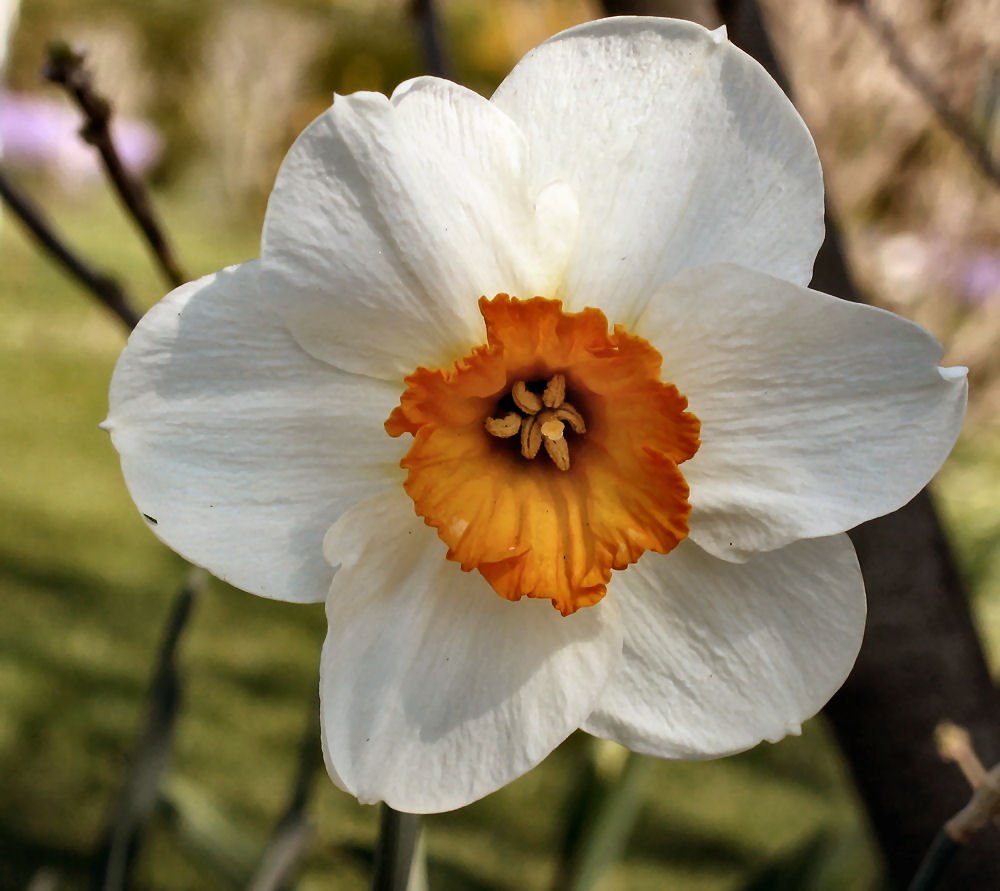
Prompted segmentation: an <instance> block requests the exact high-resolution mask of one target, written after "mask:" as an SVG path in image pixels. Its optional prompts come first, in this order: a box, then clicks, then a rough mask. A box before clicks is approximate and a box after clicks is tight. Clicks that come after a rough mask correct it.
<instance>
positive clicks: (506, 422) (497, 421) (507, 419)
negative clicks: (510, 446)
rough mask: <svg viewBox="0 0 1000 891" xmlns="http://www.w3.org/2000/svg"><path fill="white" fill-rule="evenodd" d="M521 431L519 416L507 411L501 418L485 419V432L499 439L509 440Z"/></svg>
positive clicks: (514, 412)
mask: <svg viewBox="0 0 1000 891" xmlns="http://www.w3.org/2000/svg"><path fill="white" fill-rule="evenodd" d="M520 429H521V416H520V415H519V414H518V413H517V412H516V411H509V412H507V414H505V415H504V416H503V417H502V418H487V419H486V432H487V433H489V434H491V435H493V436H496V437H498V438H500V439H510V437H512V436H516V435H517V433H518V431H519V430H520Z"/></svg>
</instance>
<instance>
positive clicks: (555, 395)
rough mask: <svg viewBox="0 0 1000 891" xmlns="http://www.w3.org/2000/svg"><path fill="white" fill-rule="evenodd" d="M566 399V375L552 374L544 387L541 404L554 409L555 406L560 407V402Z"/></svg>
mask: <svg viewBox="0 0 1000 891" xmlns="http://www.w3.org/2000/svg"><path fill="white" fill-rule="evenodd" d="M565 398H566V375H564V374H554V375H552V380H550V381H549V382H548V384H546V386H545V392H544V393H542V402H544V403H545V406H546V408H556V406H559V405H562V401H563V400H564V399H565Z"/></svg>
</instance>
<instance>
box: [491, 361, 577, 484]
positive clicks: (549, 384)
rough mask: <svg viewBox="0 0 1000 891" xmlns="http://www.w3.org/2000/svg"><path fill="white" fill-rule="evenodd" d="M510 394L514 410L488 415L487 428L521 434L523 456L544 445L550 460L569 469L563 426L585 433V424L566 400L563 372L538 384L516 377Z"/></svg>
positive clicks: (504, 434) (502, 435) (497, 434)
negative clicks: (516, 379)
mask: <svg viewBox="0 0 1000 891" xmlns="http://www.w3.org/2000/svg"><path fill="white" fill-rule="evenodd" d="M539 390H541V393H540V394H539V392H538V391H539ZM509 398H510V400H511V402H513V404H514V407H515V410H513V411H508V412H507V413H506V414H504V415H503V416H502V417H489V418H487V419H486V421H485V427H486V432H487V433H489V434H490V435H491V436H495V437H497V438H498V439H510V438H511V437H514V436H517V435H518V434H520V437H519V442H520V444H521V454H522V455H523V456H524V457H525V458H534V457H535V456H536V455H537V454H538V452H539V450H540V449H541V448H542V446H545V452H546V454H548V456H549V457H550V458H551V459H552V463H553V464H555V466H556V467H558V468H559V469H560V470H569V443H568V442H567V441H566V435H565V434H566V426H567V425H569V428H570V430H572V431H573V432H574V433H577V434H584V433H586V432H587V425H586V423H585V422H584V420H583V415H581V414H580V412H578V411H577V410H576V409H575V408H574V407H573V406H572V405H571V404H570V403H569V402H567V401H566V375H564V374H562V373H561V372H559V373H557V374H554V375H552V377H551V378H550V379H549V380H548V381H543V382H542V385H541V387H539V386H538V385H535V386H531V385H529V384H528V383H527V381H515V382H514V386H513V387H511V388H510V397H509Z"/></svg>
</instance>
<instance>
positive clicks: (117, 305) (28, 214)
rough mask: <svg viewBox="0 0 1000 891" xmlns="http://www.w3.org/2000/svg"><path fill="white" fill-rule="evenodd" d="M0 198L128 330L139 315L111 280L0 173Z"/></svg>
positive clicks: (135, 323) (133, 325) (137, 320)
mask: <svg viewBox="0 0 1000 891" xmlns="http://www.w3.org/2000/svg"><path fill="white" fill-rule="evenodd" d="M0 199H3V201H4V203H5V204H6V205H7V206H8V207H9V208H10V209H11V211H13V213H14V214H15V216H17V217H18V218H19V219H20V220H21V222H22V223H24V225H25V227H27V229H28V231H29V232H31V234H32V235H34V236H35V239H36V240H37V241H38V243H39V244H40V245H41V246H42V247H43V248H44V249H45V250H46V251H48V252H49V254H51V255H52V256H53V257H54V258H55V259H56V260H57V261H58V262H59V263H61V264H62V265H63V267H65V269H66V270H67V271H68V272H69V273H70V275H72V276H73V277H74V278H75V279H76V280H77V281H78V282H80V284H82V285H83V286H84V287H85V288H87V289H88V290H89V291H90V292H91V293H93V295H94V296H95V297H97V299H98V300H99V301H100V302H101V303H103V304H104V305H105V306H106V307H107V308H108V309H109V310H111V312H113V313H114V314H115V315H116V316H118V318H119V319H121V320H122V322H124V323H125V325H126V326H127V327H128V328H129V330H131V329H132V328H134V327H135V326H136V325H137V324H138V323H139V318H140V316H141V314H140V313H139V312H138V311H137V310H136V309H135V307H134V306H133V305H132V302H131V301H130V300H129V298H128V297H126V296H125V292H124V291H123V290H122V288H121V286H120V285H119V284H118V283H117V282H116V281H115V280H114V279H113V278H110V277H109V276H107V275H104V274H103V273H100V272H98V271H97V270H95V269H93V268H91V266H90V265H89V264H88V263H86V262H85V261H84V260H82V259H80V257H79V256H77V255H76V254H75V253H74V252H73V251H72V250H71V249H70V248H69V247H68V246H67V245H66V243H65V242H64V241H63V240H62V239H61V238H60V237H59V236H58V235H56V233H55V230H54V229H53V227H52V224H51V223H49V221H48V220H46V219H45V217H44V215H43V214H42V212H41V210H39V209H38V208H37V207H36V206H35V205H34V204H33V203H32V202H31V201H30V200H29V199H28V198H27V196H25V195H22V194H21V193H20V192H19V191H18V190H17V189H15V188H14V186H13V185H12V184H11V183H10V182H9V181H8V179H7V177H6V176H5V174H4V173H3V171H0Z"/></svg>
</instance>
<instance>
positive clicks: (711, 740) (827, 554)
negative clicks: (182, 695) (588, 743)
mask: <svg viewBox="0 0 1000 891" xmlns="http://www.w3.org/2000/svg"><path fill="white" fill-rule="evenodd" d="M823 232H824V229H823V187H822V179H821V174H820V167H819V163H818V160H817V156H816V151H815V148H814V146H813V143H812V140H811V138H810V136H809V134H808V132H807V130H806V128H805V126H804V124H803V123H802V121H801V119H800V118H799V116H798V115H797V114H796V112H795V111H794V109H793V108H792V106H791V105H790V103H789V102H788V101H787V99H786V98H785V97H784V95H783V94H782V93H781V91H780V90H779V89H778V87H777V86H776V85H775V84H774V82H773V81H772V80H771V79H770V78H769V77H768V76H767V74H766V73H765V72H764V71H763V69H761V68H760V66H759V65H758V64H757V63H756V62H754V61H753V60H752V59H751V58H750V57H748V56H747V55H745V54H744V53H742V52H741V51H740V50H738V49H736V48H735V47H733V46H732V45H731V44H730V43H729V42H728V41H727V39H726V37H725V33H724V32H722V31H715V32H709V31H707V30H705V29H703V28H701V27H698V26H697V25H693V24H690V23H686V22H679V21H671V20H664V19H650V18H626V19H604V20H602V21H597V22H593V23H591V24H587V25H584V26H581V27H578V28H574V29H572V30H569V31H566V32H564V33H562V34H558V35H556V36H555V37H553V38H552V39H550V40H548V41H547V42H545V43H544V44H542V45H541V46H539V47H538V48H537V49H535V50H534V51H532V52H531V53H529V54H528V55H527V56H526V57H525V58H524V59H523V60H522V61H521V62H520V63H519V64H518V65H517V67H515V68H514V70H513V71H512V72H511V74H510V75H509V76H508V77H507V79H506V80H505V81H504V82H503V83H502V84H501V86H500V87H499V89H498V90H497V91H496V93H495V94H494V96H493V97H492V99H490V100H486V99H484V98H482V97H481V96H479V95H477V94H476V93H474V92H471V91H470V90H467V89H464V88H463V87H461V86H458V85H456V84H454V83H450V82H448V81H444V80H439V79H436V78H431V77H420V78H416V79H414V80H411V81H408V82H406V83H404V84H402V85H401V86H400V87H399V88H398V89H397V90H396V91H395V92H394V93H393V95H392V97H391V98H386V97H385V96H382V95H379V94H376V93H356V94H353V95H350V96H339V97H337V98H336V99H335V101H334V104H333V106H332V107H331V108H330V109H329V110H328V111H327V112H325V113H324V114H322V115H321V116H320V117H319V118H318V119H317V120H315V121H314V122H313V123H312V124H311V125H310V126H309V127H308V128H307V129H306V130H305V132H304V133H303V134H302V135H301V136H300V137H299V139H298V140H297V142H296V143H295V144H294V145H293V146H292V148H291V150H290V151H289V153H288V156H287V158H286V159H285V161H284V164H283V165H282V167H281V170H280V172H279V173H278V177H277V182H276V184H275V187H274V191H273V193H272V195H271V199H270V203H269V205H268V208H267V215H266V219H265V223H264V232H263V237H262V247H261V256H260V258H259V259H256V260H252V261H250V262H247V263H243V264H242V265H239V266H234V267H231V268H229V269H225V270H222V271H221V272H218V273H216V274H214V275H209V276H206V277H205V278H202V279H200V280H199V281H196V282H193V283H190V284H187V285H184V286H183V287H180V288H178V289H177V290H175V291H173V292H172V293H171V294H169V295H168V296H167V297H166V298H165V299H164V300H163V301H162V302H160V303H159V304H158V305H157V306H155V307H154V308H153V309H152V310H151V311H150V313H149V314H148V315H147V316H146V317H145V319H143V321H142V323H141V324H140V325H139V327H138V328H137V329H136V331H135V333H134V334H133V335H132V337H131V339H130V341H129V344H128V347H127V348H126V350H125V351H124V353H123V354H122V357H121V360H120V361H119V363H118V367H117V369H116V371H115V374H114V379H113V381H112V385H111V397H110V402H111V409H110V416H109V419H108V421H107V422H106V426H107V428H108V429H109V430H110V432H111V436H112V439H113V442H114V445H115V447H116V448H117V449H118V451H119V452H120V453H121V458H122V466H123V469H124V475H125V479H126V482H127V484H128V486H129V489H130V491H131V494H132V496H133V498H134V500H135V502H136V504H137V505H138V507H139V510H140V511H141V512H142V513H143V514H144V515H146V517H147V519H148V520H149V522H150V524H151V528H152V529H153V530H154V532H155V533H156V534H157V535H159V536H160V537H161V538H162V539H163V540H164V541H165V542H166V543H167V544H169V545H170V546H171V547H172V548H174V549H175V550H177V551H178V552H180V553H181V554H183V555H184V556H185V557H187V558H188V559H189V560H191V561H193V562H195V563H197V564H200V565H203V566H206V567H208V568H209V569H211V570H212V571H213V572H214V573H215V574H216V575H218V576H219V577H220V578H222V579H225V580H226V581H228V582H231V583H232V584H234V585H236V586H238V587H240V588H244V589H246V590H247V591H252V592H254V593H256V594H260V595H262V596H265V597H274V598H279V599H283V600H291V601H319V600H324V599H325V601H326V609H327V618H328V624H329V633H328V637H327V639H326V643H325V645H324V648H323V656H322V665H321V677H320V694H321V709H322V735H323V744H324V751H325V756H326V763H327V767H328V769H329V772H330V774H331V776H332V777H333V779H334V781H335V782H336V783H337V784H338V785H339V786H341V787H342V788H343V789H346V790H348V791H349V792H351V793H353V794H354V795H356V796H357V797H358V798H359V799H360V800H361V801H363V802H374V801H378V800H384V801H386V802H387V803H388V804H390V805H391V806H392V807H394V808H397V809H399V810H404V811H416V812H427V811H439V810H446V809H450V808H455V807H458V806H461V805H464V804H466V803H467V802H470V801H472V800H474V799H476V798H478V797H480V796H482V795H485V794H487V793H489V792H491V791H493V790H495V789H497V788H499V787H500V786H502V785H504V784H505V783H507V782H509V781H511V780H512V779H514V778H515V777H517V776H519V775H521V774H523V773H524V772H525V771H527V770H529V769H530V768H531V767H532V766H534V765H535V764H537V763H538V762H539V761H541V760H542V759H543V758H544V757H545V756H546V755H547V754H548V753H549V752H550V751H551V750H552V749H553V748H554V747H555V746H556V745H558V744H559V743H560V742H561V741H562V740H564V739H565V738H566V737H567V736H568V735H569V734H570V733H572V732H573V731H574V730H576V729H577V728H583V729H584V730H586V731H588V732H590V733H593V734H596V735H598V736H601V737H606V738H609V739H613V740H617V741H618V742H620V743H622V744H624V745H625V746H628V747H629V748H631V749H633V750H635V751H638V752H645V753H649V754H653V755H658V756H663V757H669V758H706V757H712V756H717V755H723V754H726V753H730V752H736V751H739V750H742V749H746V748H748V747H750V746H753V745H755V744H756V743H758V742H759V741H760V740H762V739H769V740H777V739H779V738H781V737H782V736H784V735H785V734H787V733H794V732H797V730H798V728H799V725H800V722H802V721H803V720H804V719H806V718H808V717H809V716H811V715H812V714H814V713H815V712H816V711H817V710H818V709H819V708H821V707H822V705H823V704H824V703H825V702H826V700H827V699H828V698H829V697H830V695H831V694H832V693H833V692H834V691H835V690H836V689H837V687H838V686H839V685H840V684H841V683H842V681H843V680H844V678H845V676H846V675H847V673H848V671H849V670H850V668H851V665H852V663H853V661H854V659H855V656H856V654H857V651H858V648H859V646H860V642H861V636H862V631H863V627H864V619H865V596H864V587H863V583H862V580H861V575H860V572H859V570H858V564H857V560H856V558H855V555H854V551H853V549H852V547H851V544H850V542H849V540H848V538H847V536H846V535H845V534H844V531H845V530H846V529H849V528H851V527H852V526H854V525H856V524H858V523H860V522H862V521H864V520H867V519H869V518H871V517H875V516H878V515H880V514H884V513H887V512H888V511H891V510H893V509H895V508H897V507H899V506H901V505H902V504H904V503H905V502H906V501H908V500H909V499H910V498H911V497H912V496H913V495H914V494H916V492H918V491H919V489H920V488H921V487H922V486H923V485H924V484H926V483H927V481H928V480H929V479H930V477H931V476H932V475H933V473H934V472H935V471H936V470H937V468H938V467H939V466H940V464H941V462H942V461H943V460H944V458H945V456H946V455H947V454H948V451H949V450H950V448H951V446H952V444H953V443H954V440H955V437H956V435H957V433H958V429H959V426H960V424H961V420H962V416H963V412H964V407H965V399H966V383H965V375H964V369H953V368H952V369H949V368H944V369H942V368H939V367H938V362H939V360H940V358H941V348H940V346H939V344H938V343H937V342H936V341H935V340H934V338H933V337H931V336H930V335H929V334H928V333H927V332H926V331H924V330H923V329H921V328H919V327H917V326H916V325H913V324H911V323H909V322H907V321H905V320H903V319H901V318H898V317H896V316H894V315H892V314H890V313H887V312H883V311H880V310H878V309H873V308H870V307H866V306H859V305H855V304H851V303H847V302H845V301H841V300H838V299H835V298H833V297H829V296H827V295H824V294H820V293H817V292H815V291H811V290H809V289H808V288H807V287H806V285H807V283H808V281H809V278H810V274H811V269H812V263H813V259H814V257H815V255H816V251H817V249H818V247H819V245H820V243H821V241H822V239H823ZM248 645H249V644H248Z"/></svg>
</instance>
